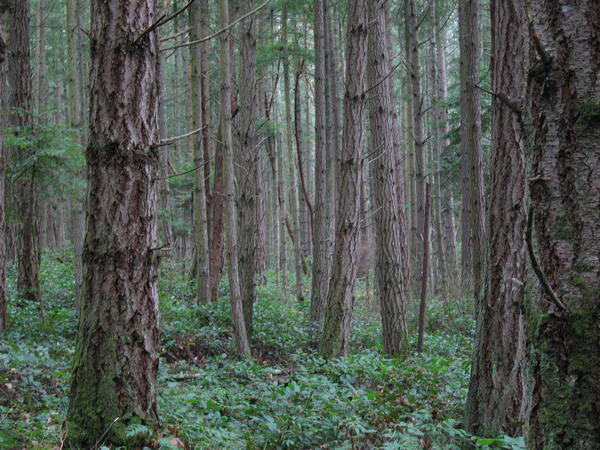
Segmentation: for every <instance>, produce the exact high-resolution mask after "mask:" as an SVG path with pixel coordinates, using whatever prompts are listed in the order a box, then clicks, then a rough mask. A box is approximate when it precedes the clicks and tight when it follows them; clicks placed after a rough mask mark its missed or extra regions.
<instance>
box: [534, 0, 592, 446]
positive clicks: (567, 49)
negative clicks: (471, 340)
mask: <svg viewBox="0 0 600 450" xmlns="http://www.w3.org/2000/svg"><path fill="white" fill-rule="evenodd" d="M528 15H529V18H530V20H531V26H530V39H531V41H532V44H533V48H534V50H532V53H533V54H532V59H533V61H532V63H533V64H532V65H531V67H530V71H529V74H528V75H529V76H528V103H529V107H530V113H531V120H532V129H533V167H532V174H531V175H532V177H531V178H532V186H531V195H532V209H533V214H534V218H535V221H534V223H535V237H537V244H536V245H535V246H536V247H537V253H538V255H539V260H540V261H539V263H540V264H539V265H540V268H541V271H542V273H544V274H545V277H546V278H547V281H548V283H549V285H550V288H551V289H552V290H554V295H555V297H556V298H555V299H554V300H553V295H550V294H549V291H550V290H549V289H544V290H543V291H542V293H541V294H540V295H538V296H537V297H535V298H534V302H533V304H532V305H531V307H530V310H529V311H528V318H527V319H528V324H527V325H528V342H529V343H530V344H531V357H532V361H531V363H532V376H533V399H532V405H531V407H532V409H531V414H530V423H529V441H528V444H529V447H530V448H534V449H541V448H546V449H554V448H561V449H562V448H573V449H591V448H597V446H598V442H600V420H598V417H600V371H599V370H598V367H600V345H599V343H600V264H599V261H598V258H599V255H600V175H599V174H600V162H599V158H600V77H599V76H598V67H599V66H600V8H598V3H597V2H595V1H592V0H584V1H574V0H559V1H549V0H529V1H528ZM557 299H558V300H559V301H560V302H562V303H563V304H565V305H566V309H567V310H565V309H564V308H562V307H560V306H558V305H557V303H558V302H557V301H556V300H557Z"/></svg>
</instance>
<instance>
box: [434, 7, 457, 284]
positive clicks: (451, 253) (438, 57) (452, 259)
mask: <svg viewBox="0 0 600 450" xmlns="http://www.w3.org/2000/svg"><path fill="white" fill-rule="evenodd" d="M433 8H434V14H435V30H436V33H435V47H436V51H435V61H436V99H435V101H436V113H437V125H438V133H439V139H440V142H439V147H438V148H439V153H438V172H439V171H441V166H442V156H441V154H442V153H443V151H444V150H445V149H447V148H448V147H449V146H450V141H449V139H448V137H447V136H448V132H449V131H448V108H447V107H446V106H445V105H444V103H445V102H446V100H447V97H448V88H447V81H446V29H445V27H444V26H443V25H440V23H439V22H440V19H441V8H440V0H435V3H434V5H433ZM438 179H439V189H440V214H441V220H442V227H443V231H442V234H443V238H442V240H443V244H444V263H445V266H446V271H447V276H446V278H447V280H448V283H447V285H448V288H450V284H451V281H450V280H458V278H459V274H458V270H457V262H456V231H455V224H454V212H453V210H454V200H453V198H452V191H451V190H450V189H449V186H448V184H449V183H448V181H449V180H447V174H446V172H441V173H439V175H438ZM455 282H456V281H455Z"/></svg>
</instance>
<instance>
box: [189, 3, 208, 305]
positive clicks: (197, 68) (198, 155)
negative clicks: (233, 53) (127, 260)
mask: <svg viewBox="0 0 600 450" xmlns="http://www.w3.org/2000/svg"><path fill="white" fill-rule="evenodd" d="M201 7H202V5H201V4H200V2H198V1H196V2H194V3H192V4H191V5H190V9H189V23H190V28H191V32H190V39H191V40H197V39H200V37H201V29H200V23H201V20H200V17H201V14H202V10H201ZM201 64H202V48H201V47H200V46H198V45H194V46H191V47H190V85H191V103H192V121H191V123H192V129H194V130H197V129H199V128H201V127H202V126H203V124H204V120H203V118H202V114H203V108H202V100H201V95H202V78H201ZM193 146H194V149H193V154H194V167H195V168H196V170H195V172H194V216H193V222H194V257H195V264H194V267H195V269H196V270H195V272H196V302H197V303H208V302H209V301H210V274H209V265H208V258H209V255H208V220H207V213H206V184H205V182H204V175H205V171H204V156H205V154H206V152H205V151H204V140H203V136H202V134H201V133H196V134H195V135H194V137H193Z"/></svg>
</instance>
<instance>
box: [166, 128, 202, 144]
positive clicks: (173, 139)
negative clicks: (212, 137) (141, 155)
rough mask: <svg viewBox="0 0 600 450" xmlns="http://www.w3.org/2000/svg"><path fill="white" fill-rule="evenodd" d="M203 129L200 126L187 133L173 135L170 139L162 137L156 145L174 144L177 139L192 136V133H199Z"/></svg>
mask: <svg viewBox="0 0 600 450" xmlns="http://www.w3.org/2000/svg"><path fill="white" fill-rule="evenodd" d="M203 129H204V127H200V128H198V129H197V130H193V131H190V132H189V133H185V134H182V135H181V136H175V137H173V138H170V139H164V140H162V141H160V144H158V145H157V147H164V146H165V145H171V144H174V143H175V142H177V141H180V140H182V139H185V138H188V137H190V136H193V135H194V134H197V133H200V132H201V131H202V130H203Z"/></svg>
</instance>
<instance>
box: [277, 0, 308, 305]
mask: <svg viewBox="0 0 600 450" xmlns="http://www.w3.org/2000/svg"><path fill="white" fill-rule="evenodd" d="M281 20H282V22H283V33H282V34H283V52H284V54H283V83H284V92H285V93H284V98H285V124H286V127H285V131H286V133H285V138H286V139H285V147H286V150H287V160H288V164H287V168H288V181H289V185H290V188H289V205H290V207H289V210H290V216H291V217H290V219H291V222H292V223H291V227H290V228H291V229H292V234H293V236H292V238H293V241H294V242H293V246H294V269H295V272H296V286H295V291H296V292H295V293H296V300H297V301H298V302H302V301H303V300H304V295H303V294H302V250H301V248H300V219H299V217H298V210H299V206H298V184H297V183H296V177H295V175H294V160H295V158H294V145H293V143H292V141H293V139H292V135H293V125H292V87H291V81H290V50H289V42H288V31H287V29H288V13H287V10H286V9H284V10H283V15H282V18H281Z"/></svg>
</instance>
